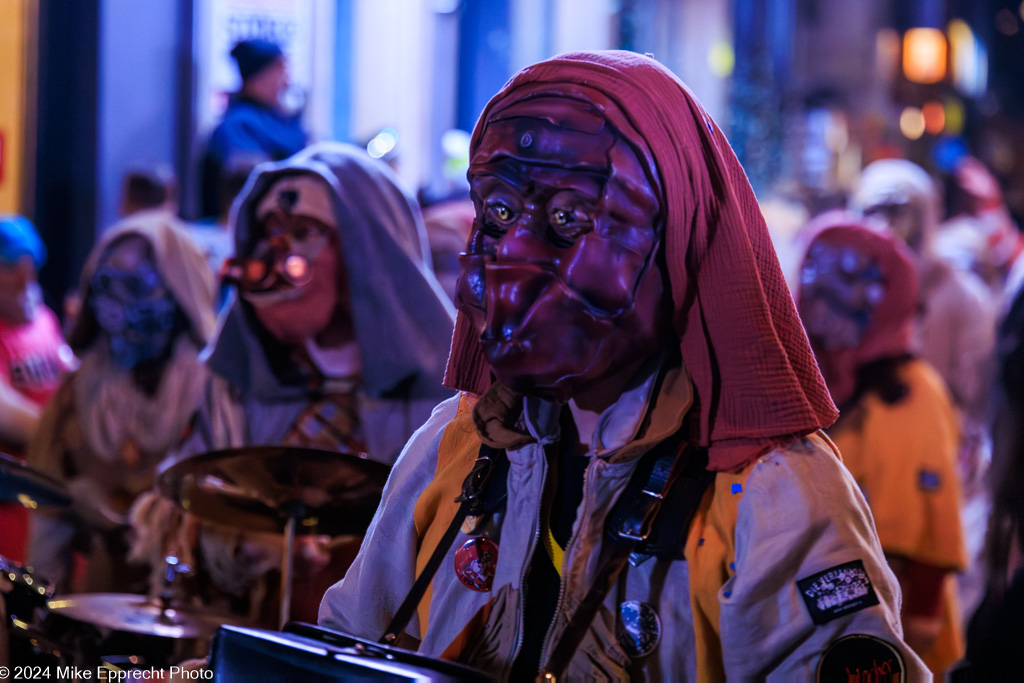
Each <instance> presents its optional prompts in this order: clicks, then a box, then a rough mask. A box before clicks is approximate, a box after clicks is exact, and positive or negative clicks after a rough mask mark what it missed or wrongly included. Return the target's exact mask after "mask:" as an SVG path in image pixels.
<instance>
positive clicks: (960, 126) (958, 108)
mask: <svg viewBox="0 0 1024 683" xmlns="http://www.w3.org/2000/svg"><path fill="white" fill-rule="evenodd" d="M943 107H944V108H945V110H946V132H947V133H949V134H950V135H960V133H962V132H964V103H963V102H961V101H960V100H958V99H957V98H955V97H947V98H946V101H945V102H944V103H943Z"/></svg>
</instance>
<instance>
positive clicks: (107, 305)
mask: <svg viewBox="0 0 1024 683" xmlns="http://www.w3.org/2000/svg"><path fill="white" fill-rule="evenodd" d="M89 290H90V291H89V306H90V307H91V308H92V312H93V314H94V315H95V316H96V322H97V323H98V324H99V326H100V328H101V329H102V330H103V331H104V332H106V333H107V337H108V338H109V340H110V353H111V357H112V358H113V360H114V362H115V363H116V364H117V365H119V366H120V367H122V368H125V369H126V370H130V369H131V368H134V367H135V366H137V365H138V364H139V363H142V362H144V361H147V360H152V359H154V358H157V357H159V356H161V355H162V354H163V353H164V352H165V351H166V350H167V348H168V346H169V345H170V343H171V340H172V338H173V334H174V326H175V319H176V315H177V305H176V304H175V302H174V297H173V296H172V295H171V292H170V290H169V289H168V288H167V286H166V284H165V283H164V280H163V277H161V275H160V273H159V271H158V270H157V268H156V264H155V263H154V261H153V256H152V250H151V248H150V246H149V243H147V242H146V241H145V240H144V239H142V238H141V237H128V238H125V239H122V240H119V241H116V242H114V243H113V244H112V245H111V246H110V247H109V248H108V249H107V251H106V252H105V253H104V255H103V257H102V258H100V261H99V264H98V265H97V267H96V272H94V273H93V275H92V278H91V279H90V281H89Z"/></svg>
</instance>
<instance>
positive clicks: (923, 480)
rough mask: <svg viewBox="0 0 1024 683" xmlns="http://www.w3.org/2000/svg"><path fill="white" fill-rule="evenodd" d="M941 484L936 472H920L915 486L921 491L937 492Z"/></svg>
mask: <svg viewBox="0 0 1024 683" xmlns="http://www.w3.org/2000/svg"><path fill="white" fill-rule="evenodd" d="M941 484H942V478H941V477H940V476H939V473H938V472H932V471H931V470H921V471H920V472H918V473H917V485H918V486H920V487H921V490H922V491H937V490H938V489H939V486H940V485H941Z"/></svg>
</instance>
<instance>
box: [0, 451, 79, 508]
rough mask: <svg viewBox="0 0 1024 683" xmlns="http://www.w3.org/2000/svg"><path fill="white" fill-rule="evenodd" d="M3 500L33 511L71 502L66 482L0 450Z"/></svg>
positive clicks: (0, 485)
mask: <svg viewBox="0 0 1024 683" xmlns="http://www.w3.org/2000/svg"><path fill="white" fill-rule="evenodd" d="M0 501H3V502H17V503H21V504H22V505H24V506H25V507H27V508H29V509H31V510H34V509H36V508H38V507H65V506H67V505H71V498H69V497H68V495H67V491H66V489H65V488H64V484H62V483H61V482H60V481H58V480H56V479H54V478H53V477H50V476H48V475H45V474H43V473H42V472H40V471H38V470H35V469H33V468H31V467H29V466H28V465H26V464H25V463H23V462H22V461H21V460H19V459H17V458H15V457H14V456H13V455H8V454H6V453H0Z"/></svg>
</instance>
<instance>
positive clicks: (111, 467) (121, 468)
mask: <svg viewBox="0 0 1024 683" xmlns="http://www.w3.org/2000/svg"><path fill="white" fill-rule="evenodd" d="M81 293H82V301H83V304H82V312H81V314H80V316H79V317H78V319H77V320H76V321H75V323H74V326H73V327H72V329H71V332H70V334H69V338H68V341H69V343H70V344H71V347H72V348H73V349H74V350H75V352H76V353H77V354H78V355H79V357H80V358H81V365H80V367H79V368H78V369H77V370H76V371H75V372H74V373H72V374H70V375H68V376H67V378H66V379H65V381H64V382H63V383H62V384H61V386H60V388H59V389H58V391H57V393H56V395H55V396H54V398H53V399H52V400H51V401H50V403H49V404H48V405H47V407H46V409H45V411H44V413H43V417H42V420H41V422H40V425H39V429H38V431H37V433H36V436H35V438H34V439H33V441H32V442H31V444H30V446H29V449H28V462H29V464H31V465H33V466H34V467H36V468H38V469H40V470H42V471H43V472H46V473H48V474H51V475H53V476H55V477H57V478H58V479H61V480H63V481H65V482H67V486H68V489H69V491H70V492H71V496H72V499H73V506H72V509H71V510H70V511H62V512H47V511H43V510H40V511H38V512H37V513H36V515H35V517H34V519H33V523H32V538H31V547H30V553H29V555H30V560H31V562H32V564H33V565H34V567H35V569H36V570H37V571H38V572H39V573H40V575H41V576H43V577H45V578H47V579H49V580H50V581H52V582H54V583H55V585H56V586H57V587H58V589H61V590H67V589H69V588H71V586H70V582H71V579H72V568H73V561H72V560H73V557H72V553H73V551H74V550H75V549H78V550H81V551H82V552H84V553H85V554H86V555H87V556H88V557H89V571H88V573H87V576H86V579H85V582H84V584H79V585H78V586H76V588H81V589H84V590H89V591H110V590H116V591H120V592H124V591H135V590H140V591H143V592H144V591H145V590H146V585H145V574H144V573H140V577H141V578H140V583H139V584H138V585H135V584H133V583H132V578H126V577H130V576H131V577H133V578H134V575H133V573H132V572H130V571H128V570H127V568H126V561H125V560H126V557H127V555H128V552H129V547H130V539H129V537H128V529H129V519H128V511H129V509H130V507H131V505H132V504H133V503H134V502H135V500H136V498H137V497H138V496H139V495H140V494H142V493H143V492H145V491H147V490H149V489H150V488H151V487H152V486H153V478H154V472H155V469H156V465H157V463H159V462H160V460H162V459H163V458H164V457H165V456H166V454H167V453H168V451H170V450H171V449H174V448H176V447H177V446H178V444H180V443H181V440H182V439H183V438H184V437H185V435H186V433H187V432H188V430H189V429H190V426H191V423H192V420H193V418H194V416H195V415H196V411H197V410H198V408H199V403H200V401H201V400H202V397H203V387H204V386H205V384H206V370H205V368H204V366H203V364H202V362H201V361H200V360H199V352H200V351H201V350H202V348H203V347H204V346H205V344H206V341H207V339H209V337H210V335H211V334H212V332H213V328H214V322H215V321H214V310H213V295H214V285H213V277H212V275H211V273H210V272H209V269H208V268H207V267H206V263H205V261H204V260H203V256H202V254H201V253H200V252H199V250H198V249H197V248H196V247H195V246H194V245H193V244H192V242H191V241H190V240H189V238H188V235H187V234H186V233H185V232H184V228H183V226H182V225H181V224H180V222H178V221H177V219H175V218H174V217H173V216H171V215H170V214H168V213H165V212H160V211H144V212H139V213H136V214H133V215H132V216H130V217H128V218H126V219H124V220H123V221H122V222H120V223H118V224H117V225H115V226H114V227H113V228H111V229H110V230H108V231H107V232H105V233H104V234H103V235H102V237H101V238H100V240H99V242H98V243H97V244H96V246H95V247H93V249H92V251H91V252H90V254H89V258H88V259H87V261H86V264H85V267H84V269H83V271H82V284H81Z"/></svg>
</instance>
